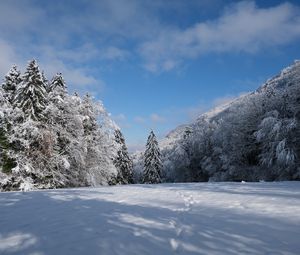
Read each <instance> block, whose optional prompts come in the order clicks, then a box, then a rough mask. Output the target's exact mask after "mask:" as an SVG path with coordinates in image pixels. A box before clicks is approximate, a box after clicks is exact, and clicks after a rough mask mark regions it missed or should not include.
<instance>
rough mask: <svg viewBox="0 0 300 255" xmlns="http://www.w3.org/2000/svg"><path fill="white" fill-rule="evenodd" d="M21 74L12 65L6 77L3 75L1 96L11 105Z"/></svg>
mask: <svg viewBox="0 0 300 255" xmlns="http://www.w3.org/2000/svg"><path fill="white" fill-rule="evenodd" d="M21 81H22V79H21V73H20V71H19V70H18V68H17V66H16V65H13V66H12V68H11V69H10V70H9V72H8V73H7V75H5V78H4V82H3V84H2V89H3V96H4V97H5V98H6V99H7V100H8V101H9V102H10V103H11V102H12V100H13V98H14V96H15V93H16V90H17V87H18V85H19V84H20V83H21Z"/></svg>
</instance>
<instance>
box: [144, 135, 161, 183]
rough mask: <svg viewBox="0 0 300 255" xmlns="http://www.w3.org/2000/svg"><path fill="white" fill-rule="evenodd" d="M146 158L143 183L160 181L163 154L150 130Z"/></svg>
mask: <svg viewBox="0 0 300 255" xmlns="http://www.w3.org/2000/svg"><path fill="white" fill-rule="evenodd" d="M144 158H145V162H144V176H143V183H160V182H161V170H162V163H161V155H160V149H159V147H158V142H157V140H156V136H155V134H154V132H153V131H151V132H150V135H149V137H148V140H147V144H146V151H145V154H144Z"/></svg>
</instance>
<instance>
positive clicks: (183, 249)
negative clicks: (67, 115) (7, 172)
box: [0, 182, 300, 255]
mask: <svg viewBox="0 0 300 255" xmlns="http://www.w3.org/2000/svg"><path fill="white" fill-rule="evenodd" d="M299 237H300V182H281V183H201V184H199V183H197V184H162V185H128V186H115V187H102V188H79V189H68V190H63V189H62V190H51V191H33V192H26V193H22V192H9V193H0V254H2V255H4V254H22V255H29V254H32V255H33V254H35V255H37V254H39V255H42V254H43V255H47V254H50V255H52V254H57V255H59V254H63V255H68V254H72V255H76V254H89V255H93V254H106V255H110V254H120V255H121V254H122V255H124V254H130V255H133V254H138V255H143V254H163V255H166V254H209V255H213V254H286V255H292V254H295V255H296V254H299V252H300V243H299Z"/></svg>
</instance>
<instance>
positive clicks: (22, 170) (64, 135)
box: [0, 60, 300, 191]
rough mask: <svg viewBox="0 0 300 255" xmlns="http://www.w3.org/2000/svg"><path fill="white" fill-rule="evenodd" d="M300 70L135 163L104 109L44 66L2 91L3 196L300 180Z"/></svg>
mask: <svg viewBox="0 0 300 255" xmlns="http://www.w3.org/2000/svg"><path fill="white" fill-rule="evenodd" d="M299 110H300V62H299V61H296V62H295V63H294V64H293V65H291V66H290V67H288V68H286V69H284V70H283V71H281V72H280V74H279V75H277V76H275V77H274V78H272V79H270V80H268V81H267V82H266V83H265V84H263V85H262V86H261V87H260V88H258V89H257V90H256V91H254V92H252V93H248V94H247V95H244V96H241V97H239V98H237V99H234V100H232V101H231V102H229V103H227V104H225V105H223V106H222V107H220V108H219V109H214V110H212V111H210V112H208V113H205V114H203V115H201V116H199V117H198V119H197V120H196V121H195V122H193V123H190V124H186V125H182V126H180V127H178V128H176V129H175V130H173V131H172V132H170V133H169V135H167V137H166V138H164V139H163V140H161V141H158V140H157V138H156V136H155V134H154V132H153V131H151V132H150V135H149V137H148V141H147V144H146V149H145V152H143V151H142V152H136V153H134V154H133V155H130V154H129V153H128V150H127V146H126V143H125V139H124V136H123V134H122V132H121V130H120V128H119V127H118V126H117V124H116V123H114V121H113V120H112V119H111V118H110V115H109V113H108V112H107V111H106V109H105V108H104V106H103V104H102V103H101V102H97V101H95V100H94V99H93V97H92V96H91V95H89V94H86V95H85V96H83V97H81V96H79V95H78V94H77V93H74V94H73V95H71V94H69V93H68V91H67V85H66V82H65V81H64V78H63V76H62V74H61V73H58V74H56V75H55V76H54V77H53V78H52V79H51V80H47V78H46V76H45V74H44V72H42V71H41V70H40V68H39V66H38V63H37V61H36V60H32V61H30V62H29V63H28V65H27V68H26V71H25V72H24V74H21V72H20V71H19V70H18V67H17V66H15V65H14V66H13V67H12V68H11V69H10V71H9V72H8V73H7V75H6V76H5V77H4V81H3V84H2V86H1V89H0V167H1V171H0V188H1V190H3V191H8V190H31V189H49V188H50V189H51V188H63V187H82V186H99V185H115V184H131V183H160V182H207V181H279V180H300V164H299V161H300V158H299V157H300V125H299V121H300V112H299Z"/></svg>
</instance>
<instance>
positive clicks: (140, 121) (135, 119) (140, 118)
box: [133, 116, 146, 124]
mask: <svg viewBox="0 0 300 255" xmlns="http://www.w3.org/2000/svg"><path fill="white" fill-rule="evenodd" d="M133 120H134V122H135V123H138V124H144V123H145V122H146V119H145V118H143V117H141V116H136V117H135V118H134V119H133Z"/></svg>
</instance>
